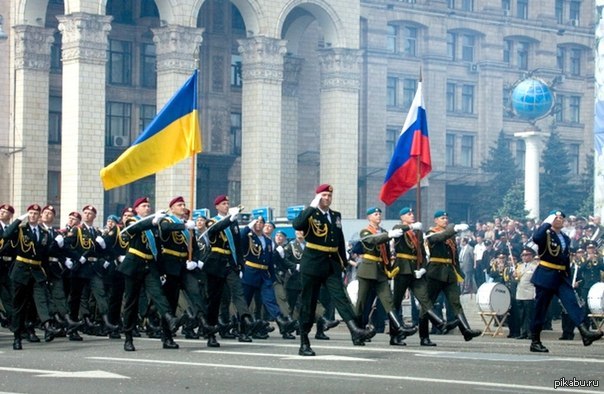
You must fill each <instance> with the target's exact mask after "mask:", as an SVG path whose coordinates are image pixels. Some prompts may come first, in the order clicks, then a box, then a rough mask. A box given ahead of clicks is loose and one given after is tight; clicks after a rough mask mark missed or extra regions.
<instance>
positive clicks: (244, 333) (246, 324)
mask: <svg viewBox="0 0 604 394" xmlns="http://www.w3.org/2000/svg"><path fill="white" fill-rule="evenodd" d="M253 328H254V322H253V321H252V317H251V316H250V315H243V316H241V319H240V321H239V339H238V341H239V342H252V338H250V334H251V333H252V330H253Z"/></svg>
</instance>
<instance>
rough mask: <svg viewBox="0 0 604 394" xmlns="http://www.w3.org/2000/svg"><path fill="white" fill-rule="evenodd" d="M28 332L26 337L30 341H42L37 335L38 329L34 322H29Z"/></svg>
mask: <svg viewBox="0 0 604 394" xmlns="http://www.w3.org/2000/svg"><path fill="white" fill-rule="evenodd" d="M26 330H27V332H26V333H25V335H26V337H25V339H27V341H28V342H31V343H38V342H40V338H38V336H37V335H36V329H35V328H34V326H33V324H29V325H28V326H27V329H26Z"/></svg>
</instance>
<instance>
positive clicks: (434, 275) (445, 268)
mask: <svg viewBox="0 0 604 394" xmlns="http://www.w3.org/2000/svg"><path fill="white" fill-rule="evenodd" d="M467 229H468V225H467V224H455V225H453V224H449V215H448V214H447V212H445V211H442V210H438V211H436V212H435V213H434V226H433V227H432V228H430V230H428V232H427V233H426V244H427V246H428V249H429V254H430V262H429V264H428V267H427V269H426V277H427V279H428V294H429V295H430V299H431V300H432V302H434V301H435V300H436V298H437V297H438V294H439V293H440V292H441V291H442V292H443V293H444V294H445V297H446V298H447V300H448V301H449V305H450V306H451V308H453V313H454V314H455V316H456V317H457V320H458V321H459V323H458V327H459V330H460V331H461V333H462V335H463V337H464V339H465V340H466V341H471V340H472V338H474V337H477V336H479V335H480V331H478V330H472V329H471V328H470V324H469V323H468V319H466V315H465V314H464V312H463V308H462V306H461V301H460V293H461V292H460V290H459V285H458V283H461V282H462V281H463V276H462V273H461V270H460V268H459V260H458V255H457V245H456V244H455V234H456V233H457V232H458V231H465V230H467Z"/></svg>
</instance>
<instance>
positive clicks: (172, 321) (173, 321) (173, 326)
mask: <svg viewBox="0 0 604 394" xmlns="http://www.w3.org/2000/svg"><path fill="white" fill-rule="evenodd" d="M164 319H166V323H168V327H169V328H170V331H172V332H176V331H177V330H178V328H179V327H180V326H181V324H182V321H181V320H179V319H177V318H176V317H174V316H173V315H172V314H171V313H170V312H166V313H165V314H164Z"/></svg>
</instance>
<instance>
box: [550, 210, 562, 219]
mask: <svg viewBox="0 0 604 394" xmlns="http://www.w3.org/2000/svg"><path fill="white" fill-rule="evenodd" d="M549 214H550V215H556V216H562V217H563V218H565V217H566V215H565V214H564V212H562V211H561V210H559V209H553V210H551V211H549Z"/></svg>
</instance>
